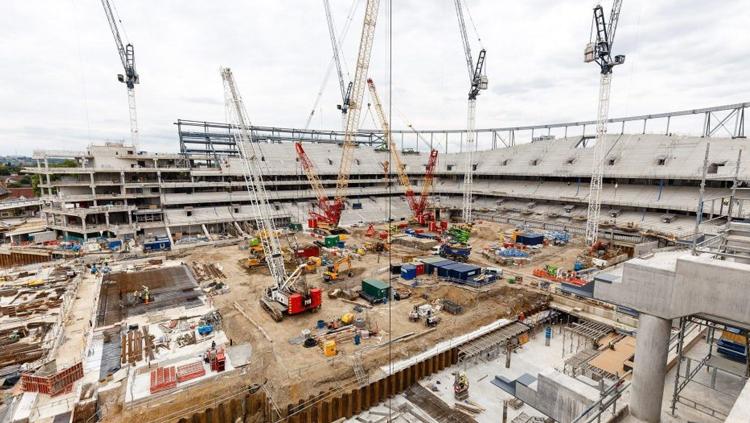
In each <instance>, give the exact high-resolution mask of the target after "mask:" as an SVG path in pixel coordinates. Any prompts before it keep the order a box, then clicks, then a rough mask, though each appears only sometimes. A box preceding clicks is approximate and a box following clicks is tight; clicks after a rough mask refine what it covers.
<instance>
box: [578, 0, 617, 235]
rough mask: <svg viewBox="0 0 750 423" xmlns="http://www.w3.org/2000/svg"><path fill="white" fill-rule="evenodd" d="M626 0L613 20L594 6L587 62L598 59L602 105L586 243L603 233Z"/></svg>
mask: <svg viewBox="0 0 750 423" xmlns="http://www.w3.org/2000/svg"><path fill="white" fill-rule="evenodd" d="M621 7H622V0H614V2H613V3H612V11H611V12H610V14H609V23H607V22H605V18H604V9H603V8H602V6H601V5H600V4H598V5H596V7H594V16H593V19H594V24H593V25H592V27H595V28H596V40H595V41H590V42H589V44H588V45H586V49H585V51H584V62H586V63H590V62H595V63H596V64H597V65H599V69H600V71H601V72H600V78H599V107H598V109H597V110H598V112H597V116H596V144H595V145H594V148H593V153H594V154H593V155H594V162H593V170H592V172H591V186H590V190H589V204H588V212H587V214H586V244H587V245H589V246H591V245H594V244H595V243H596V241H597V238H598V236H599V212H600V211H601V208H602V199H601V192H602V178H603V173H604V157H603V156H604V151H605V147H604V144H605V138H606V135H607V119H608V117H609V93H610V87H611V83H612V68H614V67H615V66H617V65H621V64H623V63H625V56H624V55H617V56H614V57H613V56H612V45H613V44H614V41H615V31H616V30H617V23H618V21H619V20H620V8H621Z"/></svg>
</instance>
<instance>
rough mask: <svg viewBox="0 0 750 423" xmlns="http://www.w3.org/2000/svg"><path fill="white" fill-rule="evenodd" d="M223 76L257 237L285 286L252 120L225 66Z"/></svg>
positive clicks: (278, 281) (274, 274) (270, 266)
mask: <svg viewBox="0 0 750 423" xmlns="http://www.w3.org/2000/svg"><path fill="white" fill-rule="evenodd" d="M221 76H222V80H223V81H224V96H225V97H224V98H225V101H226V102H227V104H229V107H228V108H227V109H228V110H229V112H230V121H231V122H232V123H233V124H235V125H236V126H237V130H236V131H235V132H234V134H233V135H234V138H235V142H236V144H237V151H238V152H239V155H240V158H241V159H242V160H241V163H242V176H243V178H244V181H245V188H246V189H247V193H248V194H249V195H250V203H251V205H252V209H253V215H254V217H255V225H256V229H257V230H258V233H259V236H258V238H260V241H261V245H262V246H263V253H264V255H265V260H266V264H267V266H268V270H269V271H270V272H271V276H272V278H273V280H274V282H275V283H276V284H277V285H278V286H282V285H284V283H285V281H286V279H287V274H286V269H285V268H284V257H283V255H282V253H281V243H280V242H279V238H278V236H277V234H276V227H275V225H274V222H273V217H272V214H271V206H270V204H269V201H268V194H267V193H266V188H265V185H264V184H263V173H262V169H261V165H260V157H261V156H262V155H261V154H258V152H256V145H255V143H253V140H252V135H251V133H250V129H249V126H250V120H249V119H248V116H247V111H246V110H245V105H244V103H243V101H242V97H241V96H240V92H239V89H238V88H237V84H236V83H235V81H234V75H233V74H232V70H231V69H229V68H223V69H222V70H221Z"/></svg>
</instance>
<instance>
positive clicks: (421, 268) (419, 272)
mask: <svg viewBox="0 0 750 423" xmlns="http://www.w3.org/2000/svg"><path fill="white" fill-rule="evenodd" d="M416 267H417V276H419V275H424V263H417V264H416Z"/></svg>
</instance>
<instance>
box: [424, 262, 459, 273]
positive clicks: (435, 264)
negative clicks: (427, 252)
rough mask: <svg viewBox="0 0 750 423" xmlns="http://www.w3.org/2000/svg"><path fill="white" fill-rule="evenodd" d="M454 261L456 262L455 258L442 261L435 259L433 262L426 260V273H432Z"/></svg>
mask: <svg viewBox="0 0 750 423" xmlns="http://www.w3.org/2000/svg"><path fill="white" fill-rule="evenodd" d="M453 263H455V262H454V261H453V260H440V261H435V262H432V263H428V262H425V264H424V273H425V274H426V275H431V274H432V273H433V272H434V271H435V269H437V268H438V267H439V266H447V265H449V264H453Z"/></svg>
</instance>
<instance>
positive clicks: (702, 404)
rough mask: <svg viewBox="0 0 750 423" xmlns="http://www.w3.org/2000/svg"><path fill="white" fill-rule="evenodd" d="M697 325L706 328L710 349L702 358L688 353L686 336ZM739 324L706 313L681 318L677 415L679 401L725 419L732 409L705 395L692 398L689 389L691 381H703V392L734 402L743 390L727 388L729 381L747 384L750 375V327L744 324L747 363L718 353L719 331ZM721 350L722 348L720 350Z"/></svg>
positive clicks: (675, 397) (674, 402)
mask: <svg viewBox="0 0 750 423" xmlns="http://www.w3.org/2000/svg"><path fill="white" fill-rule="evenodd" d="M693 326H697V327H698V328H699V330H705V331H706V333H707V334H706V343H707V344H708V352H707V353H706V355H704V356H703V357H701V358H695V357H688V356H686V354H685V349H686V346H685V339H686V338H687V335H688V334H689V332H690V331H691V327H693ZM730 327H732V328H736V326H735V325H734V324H733V325H732V326H729V325H728V324H727V323H726V322H719V321H716V320H715V319H709V318H706V317H704V316H687V317H682V318H680V322H679V330H678V332H677V336H676V350H677V351H676V352H677V370H676V372H675V379H674V385H673V389H672V399H671V413H672V415H673V416H675V415H676V411H677V407H678V404H679V405H680V406H685V407H689V408H692V409H694V410H697V411H698V412H700V413H703V414H705V415H708V416H711V417H714V418H716V419H719V420H720V421H723V420H724V419H726V418H727V416H728V414H729V410H728V409H720V408H719V407H718V406H716V405H715V404H714V403H715V402H716V401H714V402H712V403H710V404H709V403H707V402H706V401H704V400H703V398H691V397H690V396H689V395H687V393H686V388H688V387H689V386H690V385H692V384H695V385H699V386H700V388H701V391H702V392H705V390H706V389H707V390H710V392H711V395H712V397H713V398H717V399H719V402H721V401H722V400H723V402H724V403H725V404H729V405H730V406H731V404H733V403H734V401H735V400H736V399H737V397H738V396H739V393H740V392H739V390H736V391H734V392H730V391H728V390H726V386H727V385H728V383H727V381H733V382H734V385H736V386H740V387H741V386H744V385H745V383H747V381H748V378H750V360H748V359H747V352H748V351H750V348H749V347H750V345H748V343H750V336H749V335H750V333H749V329H750V327H744V328H740V330H741V331H742V333H744V335H745V357H746V360H745V363H744V366H743V365H742V363H739V362H733V361H730V360H729V359H728V358H725V357H723V356H721V355H719V354H715V351H714V347H715V346H716V341H717V337H716V331H717V330H721V331H723V330H727V329H728V328H730ZM717 352H718V351H717Z"/></svg>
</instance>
